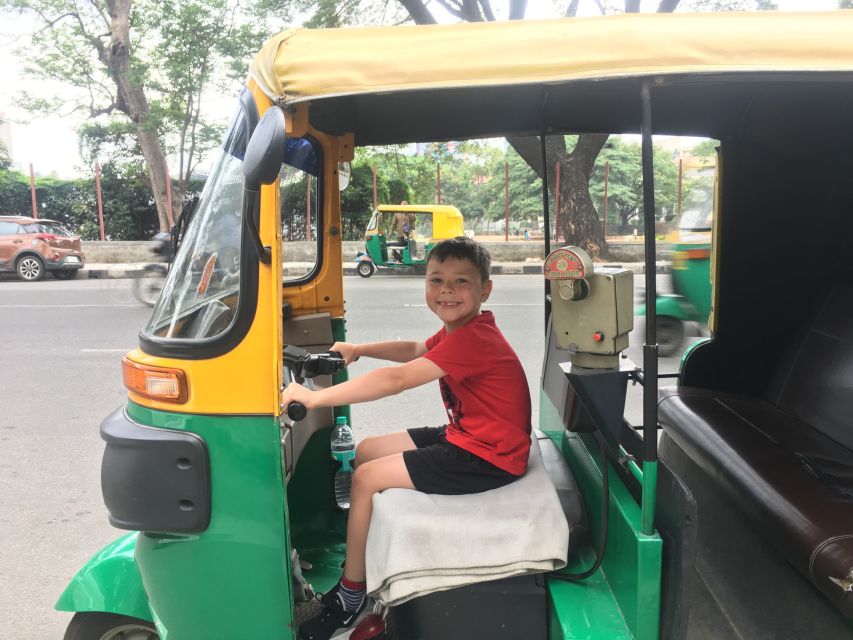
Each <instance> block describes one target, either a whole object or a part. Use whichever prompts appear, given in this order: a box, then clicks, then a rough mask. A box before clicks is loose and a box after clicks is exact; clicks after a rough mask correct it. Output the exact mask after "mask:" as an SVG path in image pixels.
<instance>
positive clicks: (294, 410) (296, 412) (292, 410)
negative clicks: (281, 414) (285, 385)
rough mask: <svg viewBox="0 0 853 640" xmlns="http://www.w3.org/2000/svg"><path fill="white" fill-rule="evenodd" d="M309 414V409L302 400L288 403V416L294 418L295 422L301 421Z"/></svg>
mask: <svg viewBox="0 0 853 640" xmlns="http://www.w3.org/2000/svg"><path fill="white" fill-rule="evenodd" d="M307 414H308V409H306V408H305V405H304V404H302V403H301V402H291V403H290V404H289V405H287V417H288V418H290V419H291V420H293V421H294V422H299V421H300V420H303V419H304V418H305V416H306V415H307Z"/></svg>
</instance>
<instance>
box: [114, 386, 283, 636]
mask: <svg viewBox="0 0 853 640" xmlns="http://www.w3.org/2000/svg"><path fill="white" fill-rule="evenodd" d="M127 414H128V416H129V417H130V418H131V419H132V420H135V421H136V422H138V423H140V424H143V425H150V426H153V427H159V428H163V429H177V430H182V431H187V432H191V433H195V434H196V435H198V436H200V437H201V438H203V439H204V440H205V442H206V443H207V445H208V449H209V452H210V472H211V475H210V482H211V490H212V495H213V496H215V499H214V501H213V509H212V513H211V519H210V524H209V526H208V527H207V529H206V530H205V531H203V532H202V533H199V534H192V535H181V534H169V533H163V534H159V533H140V534H139V536H138V539H137V542H136V561H137V563H138V566H139V572H140V574H141V576H142V580H143V583H144V585H145V590H146V592H147V593H148V594H149V598H150V606H151V611H152V613H153V614H154V615H155V616H156V619H157V621H158V628H161V632H162V631H163V628H165V630H166V631H167V632H168V634H169V635H170V636H174V637H176V638H194V637H211V638H212V637H221V638H226V637H228V638H238V637H247V638H270V639H276V638H280V639H289V638H292V635H291V634H292V630H291V628H290V625H291V624H292V621H293V607H292V605H290V606H289V605H288V604H287V603H288V602H290V601H291V595H290V580H291V578H290V563H289V558H290V549H289V543H288V540H289V535H288V531H287V530H288V521H287V509H286V496H285V494H284V489H283V485H284V483H283V477H282V462H281V455H280V450H281V449H280V445H279V438H280V435H279V426H278V421H277V419H275V418H274V417H273V416H203V415H182V414H175V413H166V412H161V411H154V410H151V409H147V408H145V407H142V406H140V405H136V404H134V403H129V404H128V407H127ZM235 451H236V452H239V455H234V453H233V452H235ZM234 576H241V584H240V588H239V589H235V588H234V583H233V579H234ZM177 593H180V594H181V597H180V598H176V597H174V595H175V594H177ZM161 625H162V627H161Z"/></svg>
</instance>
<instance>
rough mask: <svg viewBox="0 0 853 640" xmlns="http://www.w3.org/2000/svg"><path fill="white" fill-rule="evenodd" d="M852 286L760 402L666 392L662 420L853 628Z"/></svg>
mask: <svg viewBox="0 0 853 640" xmlns="http://www.w3.org/2000/svg"><path fill="white" fill-rule="evenodd" d="M851 318H853V288H851V287H849V286H836V287H834V288H833V289H832V290H831V291H830V292H829V293H828V295H827V296H826V297H825V298H824V300H823V304H822V307H821V308H820V310H819V311H818V313H817V314H816V315H815V317H814V320H813V322H812V323H811V325H810V326H809V327H808V329H807V331H805V333H804V338H803V339H802V341H801V342H800V343H799V344H798V345H797V348H796V349H794V350H792V354H791V357H790V358H789V359H787V360H785V361H784V363H783V366H782V367H780V370H779V372H778V374H777V375H776V377H775V380H774V382H773V384H772V385H771V388H770V389H769V391H768V393H766V394H765V396H764V397H763V398H759V397H751V396H742V395H736V394H730V393H722V392H718V391H714V390H711V389H699V388H691V387H669V388H664V389H662V390H661V393H660V398H661V399H660V407H659V420H660V423H661V425H662V427H663V428H664V429H665V430H666V431H667V432H668V433H669V434H670V435H671V436H672V438H673V439H674V440H675V441H676V443H677V444H678V445H679V446H681V447H682V448H683V449H684V450H685V451H686V452H687V454H688V455H689V456H690V457H691V458H692V459H693V460H695V461H696V462H697V464H699V466H700V467H702V468H703V469H704V470H705V472H706V473H708V474H709V475H710V476H711V477H712V478H714V479H715V481H716V482H718V483H719V485H720V486H721V487H723V488H724V490H725V491H726V492H727V494H728V495H729V497H730V498H731V500H732V501H733V502H734V503H735V504H737V505H738V506H739V507H740V508H741V509H742V510H743V511H744V513H745V514H747V516H748V517H749V518H750V519H751V521H752V522H753V524H754V525H755V526H756V527H757V528H758V529H759V530H760V531H761V532H762V533H763V534H764V535H765V537H766V538H767V539H768V540H769V541H770V542H771V543H772V544H773V545H774V546H775V547H776V548H777V549H778V550H779V551H780V552H782V553H783V554H784V555H785V557H786V558H788V560H789V561H790V562H791V563H792V564H793V565H794V566H795V567H796V568H797V569H798V570H799V571H800V572H801V573H802V574H803V575H804V576H806V577H807V578H808V579H809V580H811V581H812V582H813V583H814V584H815V585H816V586H817V588H818V589H820V590H821V591H822V592H823V593H824V594H825V595H826V596H827V597H828V598H829V600H830V601H831V602H832V603H833V604H834V605H835V606H836V607H837V608H838V609H839V610H840V611H841V612H842V613H843V614H844V616H845V617H846V618H847V619H848V620H851V621H853V322H851Z"/></svg>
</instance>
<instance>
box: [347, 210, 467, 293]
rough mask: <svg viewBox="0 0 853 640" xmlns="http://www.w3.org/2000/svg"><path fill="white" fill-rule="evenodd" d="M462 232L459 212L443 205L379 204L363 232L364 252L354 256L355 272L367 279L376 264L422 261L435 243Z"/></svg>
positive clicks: (415, 264)
mask: <svg viewBox="0 0 853 640" xmlns="http://www.w3.org/2000/svg"><path fill="white" fill-rule="evenodd" d="M464 233H465V227H464V220H463V218H462V214H461V213H460V212H459V209H457V208H456V207H454V206H451V205H446V204H399V205H389V204H381V205H379V207H378V208H377V210H376V211H374V213H373V216H372V217H371V218H370V222H368V223H367V229H366V230H365V232H364V247H365V252H366V253H362V252H360V253H359V254H358V256H356V262H357V263H358V265H357V267H356V271H357V272H358V275H360V276H361V277H362V278H369V277H370V276H372V275H373V273H374V272H375V271H376V269H377V267H412V266H423V265H425V264H426V261H427V256H429V252H430V250H431V249H432V248H433V246H435V243H436V242H440V241H441V240H444V239H445V238H455V237H456V236H461V235H463V234H464Z"/></svg>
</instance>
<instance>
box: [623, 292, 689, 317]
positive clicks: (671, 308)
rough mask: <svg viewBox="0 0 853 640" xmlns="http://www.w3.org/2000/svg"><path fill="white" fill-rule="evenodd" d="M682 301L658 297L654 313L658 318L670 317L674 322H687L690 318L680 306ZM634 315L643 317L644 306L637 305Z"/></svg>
mask: <svg viewBox="0 0 853 640" xmlns="http://www.w3.org/2000/svg"><path fill="white" fill-rule="evenodd" d="M682 300H683V298H682V297H681V296H658V298H656V299H655V313H656V314H657V315H658V316H670V317H672V318H675V319H676V320H681V321H682V322H687V321H688V320H690V317H689V315H688V314H687V312H685V310H684V307H683V306H682V304H681V301H682ZM634 315H638V316H645V315H646V305H644V304H640V305H637V307H636V308H635V309H634Z"/></svg>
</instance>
